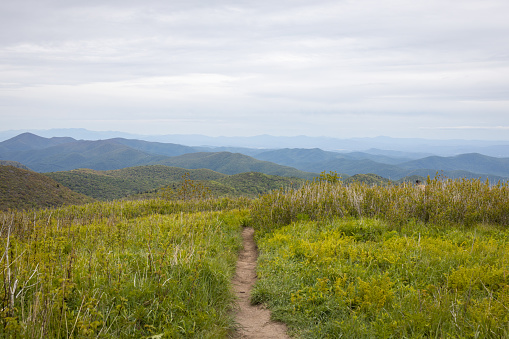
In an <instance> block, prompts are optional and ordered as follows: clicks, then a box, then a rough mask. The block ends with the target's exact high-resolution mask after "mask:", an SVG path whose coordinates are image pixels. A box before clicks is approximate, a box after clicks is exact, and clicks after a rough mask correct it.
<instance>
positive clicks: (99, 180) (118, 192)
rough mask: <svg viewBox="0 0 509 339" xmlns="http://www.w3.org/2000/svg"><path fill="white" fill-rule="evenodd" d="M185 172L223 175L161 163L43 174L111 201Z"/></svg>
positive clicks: (193, 175) (156, 186)
mask: <svg viewBox="0 0 509 339" xmlns="http://www.w3.org/2000/svg"><path fill="white" fill-rule="evenodd" d="M186 172H189V173H190V175H191V179H192V180H218V179H221V178H222V177H224V176H226V175H225V174H222V173H217V172H214V171H211V170H207V169H199V170H187V169H183V168H176V167H169V166H163V165H153V166H139V167H128V168H124V169H119V170H109V171H96V170H91V169H76V170H71V171H62V172H51V173H45V175H46V176H48V177H50V178H52V179H54V180H55V181H58V182H60V183H62V184H63V185H65V186H67V187H69V188H70V189H72V190H73V191H76V192H80V193H82V194H85V195H88V196H90V197H93V198H95V199H100V200H113V199H120V198H124V197H126V196H128V195H133V194H138V193H142V192H147V191H151V190H156V189H159V188H160V187H162V186H166V185H169V184H172V183H176V182H179V181H180V180H181V178H182V176H183V175H184V174H185V173H186Z"/></svg>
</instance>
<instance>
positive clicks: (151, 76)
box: [0, 0, 509, 140]
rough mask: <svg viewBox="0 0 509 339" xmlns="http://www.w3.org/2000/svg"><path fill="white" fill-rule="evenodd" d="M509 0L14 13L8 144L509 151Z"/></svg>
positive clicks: (259, 2)
mask: <svg viewBox="0 0 509 339" xmlns="http://www.w3.org/2000/svg"><path fill="white" fill-rule="evenodd" d="M508 17H509V2H508V1H507V0H477V1H472V0H428V1H411V0H406V1H405V0H385V1H379V0H336V1H326V0H314V1H309V0H306V1H301V0H279V1H274V0H270V1H269V0H256V1H254V0H252V1H246V0H236V1H233V0H208V1H206V0H178V1H177V0H143V1H141V0H138V1H134V0H101V1H99V0H87V1H85V0H82V1H63V0H52V1H49V0H16V1H14V0H7V1H2V2H0V130H10V129H16V130H17V129H50V128H71V127H74V128H77V127H81V128H87V129H91V130H101V131H105V130H116V131H124V132H132V133H138V134H205V135H210V136H219V135H225V136H240V135H246V136H251V135H259V134H272V135H285V136H292V135H309V136H333V137H339V138H348V137H366V136H367V137H371V136H379V135H385V136H392V137H425V138H444V139H451V138H466V139H504V140H508V139H509V20H507V18H508Z"/></svg>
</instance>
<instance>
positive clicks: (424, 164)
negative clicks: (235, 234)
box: [0, 133, 509, 181]
mask: <svg viewBox="0 0 509 339" xmlns="http://www.w3.org/2000/svg"><path fill="white" fill-rule="evenodd" d="M507 147H509V146H507ZM225 150H229V151H225ZM218 151H219V152H218ZM232 151H234V152H232ZM235 151H236V152H235ZM0 160H6V161H7V160H8V161H17V162H19V163H21V164H22V165H25V166H27V167H28V168H30V169H32V170H34V171H37V172H56V171H68V170H73V169H77V168H89V169H93V170H101V171H105V170H115V169H121V168H126V167H133V166H144V165H167V166H173V167H181V168H187V169H200V168H205V169H210V170H213V171H216V172H220V173H223V174H228V175H232V174H238V173H244V172H261V173H265V174H270V175H279V176H286V177H298V178H303V179H312V178H313V177H315V176H317V173H320V172H322V171H336V172H338V173H340V174H341V175H342V176H343V177H344V178H347V177H349V176H352V175H355V174H365V173H373V174H376V175H379V176H382V177H384V178H388V179H391V180H398V179H401V178H403V177H406V176H412V175H417V176H423V177H426V176H428V175H430V176H432V177H433V176H434V175H435V174H436V173H437V172H440V171H443V174H444V175H445V176H447V177H450V178H458V177H466V178H479V177H480V178H482V179H485V178H489V179H490V181H498V180H503V181H505V180H507V178H509V158H499V157H491V156H487V155H481V154H479V153H467V154H460V155H456V156H447V157H445V156H437V155H432V154H429V153H418V152H406V151H394V150H382V149H369V150H367V151H364V152H359V151H356V152H332V151H326V150H322V149H320V148H281V149H253V148H245V147H236V146H235V145H233V146H231V147H226V146H225V147H220V148H218V147H204V146H201V147H190V146H184V145H180V144H175V143H163V142H150V141H146V140H136V139H125V138H111V139H105V140H76V139H73V138H70V137H51V138H44V137H41V136H37V135H34V134H32V133H23V134H20V135H17V136H15V137H13V138H11V139H8V140H5V141H3V142H0Z"/></svg>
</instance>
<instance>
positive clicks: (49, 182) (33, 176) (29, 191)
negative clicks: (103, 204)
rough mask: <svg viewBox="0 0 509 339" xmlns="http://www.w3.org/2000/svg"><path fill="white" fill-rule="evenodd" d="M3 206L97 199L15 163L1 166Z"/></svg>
mask: <svg viewBox="0 0 509 339" xmlns="http://www.w3.org/2000/svg"><path fill="white" fill-rule="evenodd" d="M0 192H1V194H0V210H7V209H31V208H45V207H56V206H61V205H77V204H83V203H88V202H93V201H94V199H93V198H91V197H87V196H85V195H83V194H80V193H77V192H74V191H72V190H70V189H69V188H67V187H65V186H64V185H62V184H60V183H58V182H56V181H55V180H53V179H51V178H49V177H47V176H45V175H43V174H40V173H36V172H33V171H29V170H26V169H22V168H17V167H14V166H0Z"/></svg>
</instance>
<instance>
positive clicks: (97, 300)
mask: <svg viewBox="0 0 509 339" xmlns="http://www.w3.org/2000/svg"><path fill="white" fill-rule="evenodd" d="M246 205H247V201H246V200H242V199H237V200H225V199H223V200H209V201H201V202H199V201H192V202H185V203H184V202H168V201H162V200H147V201H138V202H112V203H96V204H90V205H85V206H69V207H65V208H61V209H54V210H40V211H33V212H18V211H11V212H6V213H2V214H0V225H1V230H0V232H1V237H0V253H1V258H0V267H1V269H2V273H1V274H2V276H1V277H0V336H3V337H12V338H15V337H24V338H70V337H83V338H98V337H100V338H119V337H122V338H123V337H132V338H140V337H147V336H152V335H156V336H159V337H161V336H163V335H164V337H211V338H212V337H214V338H215V337H222V336H225V335H226V333H227V332H228V331H229V330H231V328H232V327H233V320H232V319H231V316H230V315H229V310H230V307H231V304H232V293H231V291H230V289H229V288H228V286H229V282H230V279H231V276H232V274H233V272H234V268H235V262H236V255H237V252H238V249H239V247H240V246H241V237H240V228H241V225H242V224H243V223H245V222H246V219H247V217H248V212H247V210H245V209H244V210H239V209H238V208H239V207H245V206H246Z"/></svg>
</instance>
